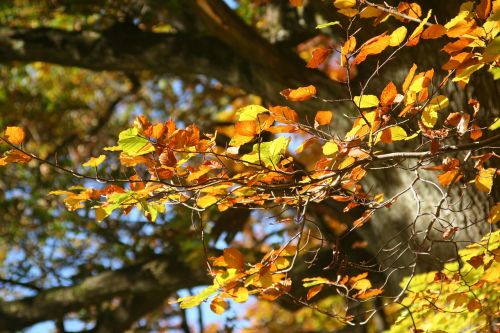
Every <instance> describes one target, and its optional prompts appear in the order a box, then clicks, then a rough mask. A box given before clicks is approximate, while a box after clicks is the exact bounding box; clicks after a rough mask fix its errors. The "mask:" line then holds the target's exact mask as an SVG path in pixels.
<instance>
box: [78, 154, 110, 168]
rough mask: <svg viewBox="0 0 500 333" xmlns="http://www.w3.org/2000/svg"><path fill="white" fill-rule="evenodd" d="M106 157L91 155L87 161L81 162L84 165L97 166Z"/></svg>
mask: <svg viewBox="0 0 500 333" xmlns="http://www.w3.org/2000/svg"><path fill="white" fill-rule="evenodd" d="M105 159H106V155H99V157H91V158H90V159H89V160H88V161H87V162H85V163H83V164H82V166H84V167H94V168H96V167H98V166H99V165H100V164H101V163H102V162H104V160H105Z"/></svg>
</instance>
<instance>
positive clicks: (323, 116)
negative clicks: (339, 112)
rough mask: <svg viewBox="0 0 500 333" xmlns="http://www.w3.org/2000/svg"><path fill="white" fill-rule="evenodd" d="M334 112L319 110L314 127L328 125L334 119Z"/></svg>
mask: <svg viewBox="0 0 500 333" xmlns="http://www.w3.org/2000/svg"><path fill="white" fill-rule="evenodd" d="M332 117H333V114H332V112H330V111H318V113H316V117H314V128H318V127H319V126H322V125H328V124H329V123H330V122H331V121H332Z"/></svg>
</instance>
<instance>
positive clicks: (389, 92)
mask: <svg viewBox="0 0 500 333" xmlns="http://www.w3.org/2000/svg"><path fill="white" fill-rule="evenodd" d="M397 94H398V91H397V88H396V85H395V84H394V83H393V82H392V81H391V82H389V83H388V84H387V86H385V88H384V90H382V93H381V94H380V105H382V106H389V105H391V104H392V103H393V102H394V99H395V98H396V96H397Z"/></svg>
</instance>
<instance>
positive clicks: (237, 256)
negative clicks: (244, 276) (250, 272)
mask: <svg viewBox="0 0 500 333" xmlns="http://www.w3.org/2000/svg"><path fill="white" fill-rule="evenodd" d="M223 256H224V261H225V262H226V264H227V266H228V267H230V268H236V269H237V270H243V268H244V264H245V258H244V257H243V254H241V252H240V251H239V250H238V249H236V248H234V247H229V248H226V249H224V253H223Z"/></svg>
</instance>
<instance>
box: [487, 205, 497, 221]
mask: <svg viewBox="0 0 500 333" xmlns="http://www.w3.org/2000/svg"><path fill="white" fill-rule="evenodd" d="M498 221H500V202H497V203H496V204H495V205H494V206H493V207H491V210H490V215H489V217H488V223H490V224H495V223H497V222H498Z"/></svg>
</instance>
